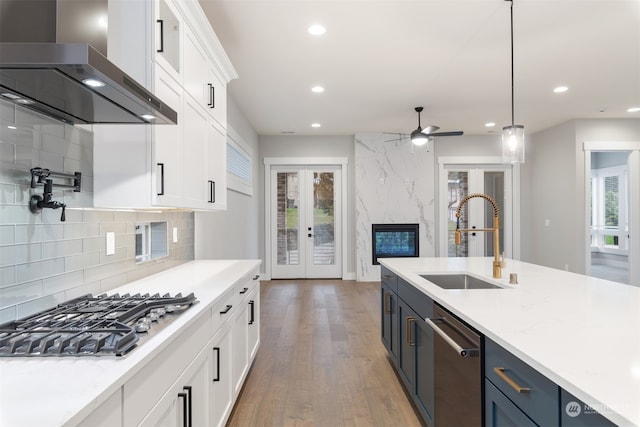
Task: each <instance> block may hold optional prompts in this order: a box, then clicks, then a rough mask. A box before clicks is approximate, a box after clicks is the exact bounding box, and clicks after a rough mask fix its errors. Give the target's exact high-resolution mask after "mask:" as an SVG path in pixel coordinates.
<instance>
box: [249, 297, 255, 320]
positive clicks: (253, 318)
mask: <svg viewBox="0 0 640 427" xmlns="http://www.w3.org/2000/svg"><path fill="white" fill-rule="evenodd" d="M249 306H250V307H251V311H250V314H251V317H250V320H249V324H250V325H253V322H254V320H255V310H254V306H255V302H254V301H253V300H251V301H249Z"/></svg>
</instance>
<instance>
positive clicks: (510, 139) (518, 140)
mask: <svg viewBox="0 0 640 427" xmlns="http://www.w3.org/2000/svg"><path fill="white" fill-rule="evenodd" d="M502 162H503V163H511V164H514V163H524V126H522V125H511V126H505V127H503V128H502Z"/></svg>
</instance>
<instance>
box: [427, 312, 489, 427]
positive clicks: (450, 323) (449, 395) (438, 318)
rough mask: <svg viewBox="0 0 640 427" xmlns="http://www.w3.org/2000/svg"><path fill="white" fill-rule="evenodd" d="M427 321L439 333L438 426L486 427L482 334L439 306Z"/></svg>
mask: <svg viewBox="0 0 640 427" xmlns="http://www.w3.org/2000/svg"><path fill="white" fill-rule="evenodd" d="M425 320H426V322H427V324H428V325H429V326H430V327H431V328H432V329H433V331H434V332H435V334H434V338H433V347H434V371H435V379H434V381H435V386H434V388H435V409H434V421H435V425H436V426H437V427H448V426H451V427H459V426H465V427H473V426H478V427H479V426H482V378H481V375H482V360H481V336H480V334H479V333H477V332H476V331H475V330H473V329H472V328H471V327H470V326H468V325H466V324H465V323H464V322H462V321H461V320H460V319H458V318H457V317H455V316H454V315H453V314H451V313H449V312H448V311H446V310H445V309H444V308H442V307H441V306H439V305H438V304H435V303H434V308H433V317H432V318H430V319H425Z"/></svg>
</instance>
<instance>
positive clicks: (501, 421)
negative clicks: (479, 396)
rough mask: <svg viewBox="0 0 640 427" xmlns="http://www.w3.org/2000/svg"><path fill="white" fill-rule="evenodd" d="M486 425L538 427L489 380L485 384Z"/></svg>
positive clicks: (494, 426)
mask: <svg viewBox="0 0 640 427" xmlns="http://www.w3.org/2000/svg"><path fill="white" fill-rule="evenodd" d="M484 399H485V423H484V425H485V426H487V427H501V426H518V427H536V426H537V424H536V423H534V422H533V421H531V419H530V418H529V417H527V416H526V415H525V413H524V412H522V411H521V410H520V409H519V408H518V407H517V406H516V405H515V404H514V403H513V402H512V401H510V400H509V399H507V397H506V396H505V395H504V394H502V392H501V391H500V390H498V389H497V388H496V387H495V386H494V385H493V383H491V381H489V380H485V382H484Z"/></svg>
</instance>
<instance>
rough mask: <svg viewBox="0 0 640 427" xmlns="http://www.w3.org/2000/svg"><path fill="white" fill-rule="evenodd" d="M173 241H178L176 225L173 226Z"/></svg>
mask: <svg viewBox="0 0 640 427" xmlns="http://www.w3.org/2000/svg"><path fill="white" fill-rule="evenodd" d="M173 243H178V227H173Z"/></svg>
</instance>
